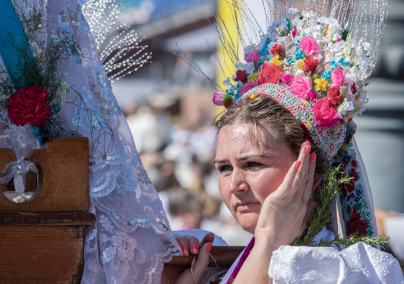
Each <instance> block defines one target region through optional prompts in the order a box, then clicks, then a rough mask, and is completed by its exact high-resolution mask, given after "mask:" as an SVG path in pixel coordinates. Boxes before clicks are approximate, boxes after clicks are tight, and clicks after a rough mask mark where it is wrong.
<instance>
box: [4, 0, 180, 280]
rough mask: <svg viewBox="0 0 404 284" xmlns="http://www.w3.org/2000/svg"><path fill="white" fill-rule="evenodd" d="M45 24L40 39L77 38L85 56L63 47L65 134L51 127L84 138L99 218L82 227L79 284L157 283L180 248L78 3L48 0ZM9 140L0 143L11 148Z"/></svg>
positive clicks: (93, 205)
mask: <svg viewBox="0 0 404 284" xmlns="http://www.w3.org/2000/svg"><path fill="white" fill-rule="evenodd" d="M20 2H21V3H23V4H24V3H25V4H24V5H26V7H25V8H26V9H27V11H28V10H29V8H30V5H32V1H31V2H26V1H25V2H24V1H20ZM37 3H38V2H37ZM47 21H48V24H47V26H46V31H45V33H44V40H45V42H46V41H49V40H50V39H53V40H57V39H58V38H60V37H68V38H70V39H71V40H72V41H77V43H78V45H79V46H80V48H81V49H82V51H83V54H84V57H83V56H80V54H78V53H77V52H75V51H74V50H71V49H66V50H65V52H66V53H68V55H69V59H70V60H68V61H66V62H65V63H63V64H62V65H61V66H60V70H64V73H65V82H66V84H67V85H69V86H70V88H71V91H70V99H69V100H68V102H67V103H66V104H65V105H64V107H63V108H62V110H61V111H60V112H59V113H57V114H55V115H56V116H59V117H60V120H61V121H63V123H64V124H65V129H67V132H58V131H54V132H53V133H52V137H50V138H57V137H63V136H69V135H71V133H73V132H75V133H76V134H77V133H78V134H79V135H81V136H84V137H88V138H89V143H90V149H89V150H90V176H89V186H90V211H91V212H93V213H94V214H95V215H96V219H97V222H96V224H95V225H94V226H90V227H88V228H86V231H85V251H84V254H85V268H84V274H83V278H82V283H86V284H87V283H88V284H94V283H97V284H102V283H105V284H107V283H108V284H109V283H139V284H140V283H160V281H161V271H162V269H163V262H166V261H169V260H170V259H171V258H172V256H173V255H175V254H180V250H179V247H178V244H177V242H176V241H175V239H174V237H173V235H172V232H171V229H170V227H169V224H168V221H167V218H166V215H165V212H164V210H163V206H162V203H161V201H160V199H159V196H158V194H157V192H156V190H155V189H154V187H153V185H152V183H151V181H150V179H149V178H148V176H147V173H146V171H145V170H144V168H143V165H142V162H141V161H140V159H139V155H138V153H137V151H136V147H135V144H134V141H133V138H132V134H131V132H130V130H129V127H128V125H127V122H126V119H125V117H124V116H123V113H122V110H121V108H120V107H119V105H118V104H117V101H116V99H115V97H114V95H113V93H112V89H111V85H110V82H109V80H108V78H107V76H106V73H105V71H104V68H103V66H102V64H101V62H100V60H99V56H98V53H97V48H96V44H95V42H94V40H93V38H92V36H91V34H90V27H89V25H88V23H87V22H86V20H85V19H84V17H83V15H82V12H81V7H80V4H79V2H78V1H74V0H57V1H56V0H52V1H49V2H48V3H47ZM11 125H12V124H11V123H10V121H9V119H8V116H7V112H6V111H5V110H3V111H2V112H1V116H0V126H2V127H3V126H4V129H5V130H4V131H3V132H2V133H1V134H2V141H3V140H4V141H6V140H7V141H10V140H9V139H10V138H11V137H10V135H9V134H10V131H8V129H6V128H7V126H8V127H11ZM13 143H15V141H11V144H10V143H8V144H4V143H3V145H1V147H9V148H10V146H11V145H12V144H13Z"/></svg>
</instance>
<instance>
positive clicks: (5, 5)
mask: <svg viewBox="0 0 404 284" xmlns="http://www.w3.org/2000/svg"><path fill="white" fill-rule="evenodd" d="M0 11H1V14H2V15H1V17H0V55H1V58H2V59H3V62H4V65H5V67H6V69H7V72H8V75H9V77H10V79H11V81H12V82H13V85H14V88H15V89H16V90H19V89H21V88H22V87H29V86H32V85H34V84H35V83H34V82H33V81H32V80H30V78H20V77H21V74H19V72H18V66H21V65H23V66H24V65H27V64H29V65H30V66H27V67H25V68H30V69H31V70H32V73H31V75H32V76H33V77H35V76H37V74H39V69H38V66H37V65H36V62H35V59H34V56H33V55H32V52H31V48H30V46H29V44H27V40H28V39H27V37H26V35H25V33H24V29H23V27H22V25H21V22H20V18H19V16H18V15H17V14H16V12H15V9H14V6H13V3H12V2H11V0H0ZM16 47H17V48H16ZM24 61H25V62H24ZM32 127H33V132H34V134H35V136H36V138H37V139H38V142H39V143H40V144H41V146H42V145H43V137H42V135H41V132H40V130H39V128H38V127H35V126H32Z"/></svg>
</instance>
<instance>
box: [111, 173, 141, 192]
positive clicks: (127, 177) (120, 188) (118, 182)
mask: <svg viewBox="0 0 404 284" xmlns="http://www.w3.org/2000/svg"><path fill="white" fill-rule="evenodd" d="M115 186H116V187H115V191H116V193H117V194H119V195H125V194H126V193H127V192H128V191H136V189H137V186H138V182H137V179H136V178H135V176H134V174H133V171H132V170H131V169H128V168H125V169H123V170H121V171H120V172H119V174H118V175H117V177H116V179H115Z"/></svg>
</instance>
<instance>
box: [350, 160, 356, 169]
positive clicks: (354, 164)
mask: <svg viewBox="0 0 404 284" xmlns="http://www.w3.org/2000/svg"><path fill="white" fill-rule="evenodd" d="M351 165H352V167H354V168H356V167H357V166H358V162H356V160H354V159H352V161H351Z"/></svg>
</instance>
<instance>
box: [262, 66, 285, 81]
mask: <svg viewBox="0 0 404 284" xmlns="http://www.w3.org/2000/svg"><path fill="white" fill-rule="evenodd" d="M282 72H283V70H282V68H281V67H279V66H278V65H276V64H275V63H273V62H265V63H264V64H262V65H261V72H260V75H259V77H258V80H259V82H260V84H265V83H272V84H279V80H280V79H281V75H282Z"/></svg>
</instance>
